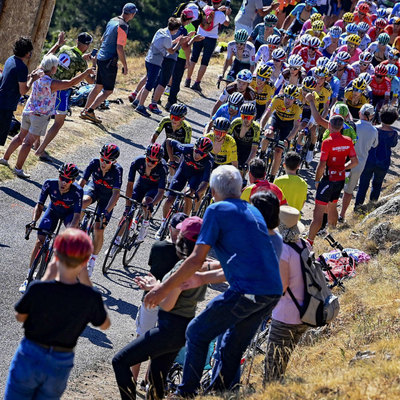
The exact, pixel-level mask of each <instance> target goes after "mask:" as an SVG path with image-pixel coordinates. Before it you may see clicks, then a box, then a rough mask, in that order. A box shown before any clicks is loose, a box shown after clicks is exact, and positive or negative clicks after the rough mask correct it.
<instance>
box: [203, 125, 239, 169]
mask: <svg viewBox="0 0 400 400" xmlns="http://www.w3.org/2000/svg"><path fill="white" fill-rule="evenodd" d="M230 126H231V123H230V122H229V120H227V119H226V118H222V117H220V118H217V119H216V120H215V124H214V129H213V131H212V132H210V133H208V134H207V135H206V137H207V138H209V139H210V140H211V141H212V143H213V149H212V151H211V154H212V155H213V158H214V168H216V167H218V166H220V165H226V164H232V165H233V166H234V167H236V168H238V153H237V146H236V142H235V139H234V138H233V137H232V136H231V135H228V131H229V128H230Z"/></svg>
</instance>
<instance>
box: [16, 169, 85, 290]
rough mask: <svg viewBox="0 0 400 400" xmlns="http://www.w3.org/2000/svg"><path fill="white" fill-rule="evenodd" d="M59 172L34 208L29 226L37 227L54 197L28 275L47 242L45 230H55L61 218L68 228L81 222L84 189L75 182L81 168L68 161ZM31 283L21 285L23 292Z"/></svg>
mask: <svg viewBox="0 0 400 400" xmlns="http://www.w3.org/2000/svg"><path fill="white" fill-rule="evenodd" d="M58 172H59V177H58V179H48V180H46V181H45V182H44V184H43V186H42V190H41V192H40V196H39V201H38V202H37V204H36V206H35V209H34V210H33V217H32V222H31V223H30V224H28V225H27V227H34V226H36V223H37V221H38V220H39V218H40V216H41V215H42V212H43V210H44V204H45V203H46V200H47V197H50V204H49V206H48V207H47V209H46V211H45V213H44V215H43V218H42V219H41V221H40V224H39V229H40V230H39V231H38V237H37V240H36V243H35V247H34V248H33V251H32V254H31V258H30V262H29V270H28V274H27V277H28V276H29V272H30V268H31V267H32V264H33V261H34V260H35V257H36V255H37V254H38V252H39V250H40V248H41V247H42V245H43V243H44V241H45V234H44V232H43V231H47V232H54V230H55V229H56V228H57V225H58V222H59V221H60V220H62V221H63V222H64V225H65V226H66V227H71V228H76V227H77V226H78V224H79V218H80V213H81V208H82V198H83V190H82V188H81V187H80V186H79V185H77V184H76V183H75V179H76V178H77V177H78V176H79V169H78V167H77V166H76V165H75V164H72V163H66V164H63V165H62V166H61V167H60V169H59V170H58ZM27 285H28V280H27V279H25V280H24V282H23V283H22V285H21V286H20V288H19V291H20V293H25V291H26V288H27Z"/></svg>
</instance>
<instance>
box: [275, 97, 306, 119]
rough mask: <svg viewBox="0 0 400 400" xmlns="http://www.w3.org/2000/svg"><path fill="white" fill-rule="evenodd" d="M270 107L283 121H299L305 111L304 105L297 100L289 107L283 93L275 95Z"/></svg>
mask: <svg viewBox="0 0 400 400" xmlns="http://www.w3.org/2000/svg"><path fill="white" fill-rule="evenodd" d="M269 108H270V109H271V110H272V111H274V112H275V114H276V116H277V117H278V118H279V119H280V120H282V121H297V120H298V119H299V118H300V115H301V113H302V111H303V105H302V104H301V103H300V102H299V101H297V100H295V101H294V103H293V104H292V105H291V106H290V107H289V108H286V106H285V101H284V96H283V94H278V95H277V96H275V97H274V98H273V99H272V102H271V105H270V106H269Z"/></svg>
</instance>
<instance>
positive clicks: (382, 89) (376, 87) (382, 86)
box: [369, 75, 391, 96]
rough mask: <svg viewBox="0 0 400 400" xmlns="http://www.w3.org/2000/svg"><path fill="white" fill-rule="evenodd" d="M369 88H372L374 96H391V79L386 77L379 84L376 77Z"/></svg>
mask: <svg viewBox="0 0 400 400" xmlns="http://www.w3.org/2000/svg"><path fill="white" fill-rule="evenodd" d="M369 86H371V89H372V95H373V96H390V87H391V83H390V80H389V78H386V77H385V78H383V79H382V80H381V81H380V82H379V83H378V82H377V81H376V78H375V75H374V76H373V77H372V81H371V83H370V84H369Z"/></svg>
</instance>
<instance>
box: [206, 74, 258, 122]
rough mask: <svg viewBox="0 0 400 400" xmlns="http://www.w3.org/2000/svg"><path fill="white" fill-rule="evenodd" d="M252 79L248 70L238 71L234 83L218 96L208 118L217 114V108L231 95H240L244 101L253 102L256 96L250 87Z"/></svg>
mask: <svg viewBox="0 0 400 400" xmlns="http://www.w3.org/2000/svg"><path fill="white" fill-rule="evenodd" d="M252 79H253V74H252V73H251V72H250V71H249V70H248V69H244V70H242V71H240V72H239V73H238V74H237V77H236V81H235V82H232V83H230V84H229V85H227V87H226V88H225V89H224V91H223V92H222V93H221V95H220V96H219V99H218V100H217V101H216V102H215V104H214V107H213V109H212V111H211V114H210V117H212V116H213V115H214V114H215V113H216V112H217V110H218V108H219V107H221V105H222V104H224V103H226V102H227V101H228V97H229V95H230V94H232V93H235V92H239V93H242V94H243V96H244V100H245V101H255V98H256V95H255V93H254V90H253V89H252V88H251V87H250V83H251V81H252Z"/></svg>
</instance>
